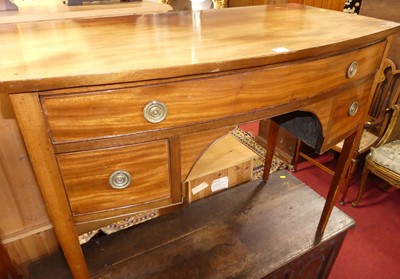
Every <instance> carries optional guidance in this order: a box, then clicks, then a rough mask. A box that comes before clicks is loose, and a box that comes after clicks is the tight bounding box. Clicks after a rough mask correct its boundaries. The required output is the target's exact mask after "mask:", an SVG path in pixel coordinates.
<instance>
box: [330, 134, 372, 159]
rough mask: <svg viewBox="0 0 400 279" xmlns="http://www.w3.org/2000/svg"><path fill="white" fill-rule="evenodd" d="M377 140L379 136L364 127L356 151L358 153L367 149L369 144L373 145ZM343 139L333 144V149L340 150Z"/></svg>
mask: <svg viewBox="0 0 400 279" xmlns="http://www.w3.org/2000/svg"><path fill="white" fill-rule="evenodd" d="M378 140H379V138H378V137H377V136H376V135H374V134H372V133H371V132H369V131H367V130H366V129H364V130H363V133H362V136H361V141H360V145H359V147H358V152H359V153H360V154H362V153H364V152H365V151H367V150H368V149H369V148H370V147H371V146H373V145H375V143H376V142H377V141H378ZM343 143H344V141H343V140H342V141H341V142H339V143H338V144H336V146H335V148H334V149H335V150H342V148H343Z"/></svg>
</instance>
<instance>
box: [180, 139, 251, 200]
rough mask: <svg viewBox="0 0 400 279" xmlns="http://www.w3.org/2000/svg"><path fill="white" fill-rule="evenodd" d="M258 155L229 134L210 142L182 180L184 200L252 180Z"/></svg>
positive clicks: (210, 193) (206, 195)
mask: <svg viewBox="0 0 400 279" xmlns="http://www.w3.org/2000/svg"><path fill="white" fill-rule="evenodd" d="M256 159H258V155H257V154H256V153H254V152H253V151H252V150H250V149H249V148H248V147H246V146H245V145H244V144H242V143H241V142H239V141H238V140H237V139H236V138H234V137H233V136H232V135H231V134H227V135H226V136H224V137H222V138H221V139H219V140H218V141H217V142H215V143H214V144H212V145H211V146H210V147H209V148H208V150H207V151H206V152H205V153H204V154H203V155H202V156H201V157H200V159H199V160H198V161H197V162H196V164H195V165H194V166H193V168H192V170H191V172H190V173H189V175H188V178H187V179H186V181H185V184H186V186H187V197H188V202H189V203H191V202H194V201H197V200H199V199H202V198H205V197H208V196H210V195H213V194H216V193H218V192H221V191H223V190H226V189H229V188H232V187H234V186H237V185H239V184H242V183H245V182H247V181H250V180H251V179H252V173H253V165H254V164H253V162H254V160H256Z"/></svg>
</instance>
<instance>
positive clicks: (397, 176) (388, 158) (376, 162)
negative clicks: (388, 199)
mask: <svg viewBox="0 0 400 279" xmlns="http://www.w3.org/2000/svg"><path fill="white" fill-rule="evenodd" d="M370 172H372V173H373V174H375V175H376V176H378V177H380V178H382V179H383V180H385V181H386V182H388V183H389V184H390V185H392V186H394V187H396V188H398V189H400V104H397V105H395V106H394V108H393V115H392V117H391V119H390V122H389V126H388V127H387V130H386V132H385V134H384V135H383V137H382V139H381V140H380V141H379V143H378V144H377V145H376V147H374V148H372V149H371V152H370V153H369V154H368V155H367V157H366V160H365V166H364V170H363V173H362V177H361V182H360V188H359V191H358V195H357V198H356V200H355V201H354V202H353V206H354V207H356V206H358V204H359V202H360V200H361V198H362V195H363V193H364V188H365V184H366V182H367V178H368V174H369V173H370Z"/></svg>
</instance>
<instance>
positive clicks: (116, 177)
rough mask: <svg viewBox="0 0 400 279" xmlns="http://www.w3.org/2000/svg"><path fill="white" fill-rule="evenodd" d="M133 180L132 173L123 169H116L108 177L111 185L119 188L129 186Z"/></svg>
mask: <svg viewBox="0 0 400 279" xmlns="http://www.w3.org/2000/svg"><path fill="white" fill-rule="evenodd" d="M131 181H132V179H131V174H130V173H129V172H127V171H123V170H117V171H114V172H113V173H112V174H111V175H110V177H109V179H108V183H109V184H110V185H111V187H112V188H114V189H118V190H119V189H125V188H126V187H128V186H129V185H130V184H131Z"/></svg>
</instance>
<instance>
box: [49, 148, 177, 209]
mask: <svg viewBox="0 0 400 279" xmlns="http://www.w3.org/2000/svg"><path fill="white" fill-rule="evenodd" d="M168 154H169V148H168V141H167V140H163V141H156V142H151V143H144V144H137V145H130V146H123V147H117V148H109V149H100V150H91V151H84V152H76V153H67V154H61V155H57V160H58V163H59V167H60V171H61V175H62V177H63V181H64V186H65V190H66V193H67V195H68V199H69V202H70V206H71V210H72V212H73V214H74V215H79V214H88V213H95V212H101V211H107V210H112V209H117V208H122V207H124V208H126V207H129V206H132V207H133V206H138V205H142V204H147V205H149V204H151V203H152V202H157V204H158V205H159V204H160V201H162V200H164V201H165V203H162V204H164V205H168V204H171V203H172V200H171V191H172V189H171V183H170V176H169V155H168ZM113 174H114V176H113ZM129 176H130V178H129ZM127 179H130V183H127V181H126V180H127ZM150 207H151V206H150Z"/></svg>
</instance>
